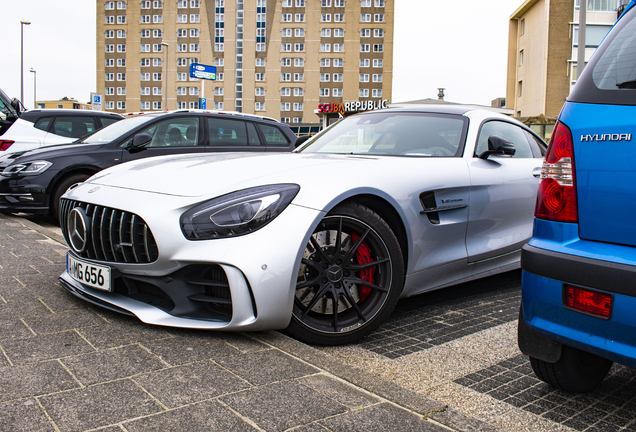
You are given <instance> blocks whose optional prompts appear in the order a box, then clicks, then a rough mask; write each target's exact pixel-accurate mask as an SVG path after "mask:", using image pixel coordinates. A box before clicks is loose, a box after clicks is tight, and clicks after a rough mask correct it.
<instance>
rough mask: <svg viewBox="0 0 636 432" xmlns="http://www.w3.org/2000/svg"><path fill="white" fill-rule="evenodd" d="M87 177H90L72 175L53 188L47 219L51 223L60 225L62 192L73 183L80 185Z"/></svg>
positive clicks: (86, 175)
mask: <svg viewBox="0 0 636 432" xmlns="http://www.w3.org/2000/svg"><path fill="white" fill-rule="evenodd" d="M89 177H90V175H88V174H73V175H71V176H69V177H66V178H64V179H62V181H61V182H60V183H59V184H58V185H57V186H55V189H53V193H52V194H51V202H50V203H49V218H50V219H51V221H52V222H54V223H56V224H59V223H60V198H61V197H62V195H64V192H66V191H67V189H68V188H70V187H71V186H73V185H74V184H75V183H82V182H83V181H84V180H86V179H87V178H89Z"/></svg>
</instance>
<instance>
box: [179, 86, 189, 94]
mask: <svg viewBox="0 0 636 432" xmlns="http://www.w3.org/2000/svg"><path fill="white" fill-rule="evenodd" d="M187 94H188V92H187V90H186V87H177V96H185V95H187Z"/></svg>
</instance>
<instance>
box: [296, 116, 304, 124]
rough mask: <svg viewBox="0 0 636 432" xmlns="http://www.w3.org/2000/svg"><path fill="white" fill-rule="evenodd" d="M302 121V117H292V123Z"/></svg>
mask: <svg viewBox="0 0 636 432" xmlns="http://www.w3.org/2000/svg"><path fill="white" fill-rule="evenodd" d="M302 122H303V118H302V117H294V123H302Z"/></svg>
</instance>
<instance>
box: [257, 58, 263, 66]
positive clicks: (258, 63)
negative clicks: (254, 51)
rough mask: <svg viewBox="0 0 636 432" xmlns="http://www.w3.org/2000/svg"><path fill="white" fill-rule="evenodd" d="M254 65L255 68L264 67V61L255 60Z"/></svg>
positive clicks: (260, 59)
mask: <svg viewBox="0 0 636 432" xmlns="http://www.w3.org/2000/svg"><path fill="white" fill-rule="evenodd" d="M255 65H256V67H265V59H264V58H257V59H256V63H255Z"/></svg>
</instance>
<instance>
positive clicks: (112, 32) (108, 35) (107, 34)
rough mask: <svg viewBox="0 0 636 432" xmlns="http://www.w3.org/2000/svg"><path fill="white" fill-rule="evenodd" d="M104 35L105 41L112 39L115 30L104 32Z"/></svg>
mask: <svg viewBox="0 0 636 432" xmlns="http://www.w3.org/2000/svg"><path fill="white" fill-rule="evenodd" d="M104 35H105V36H106V39H112V38H114V37H115V30H106V32H105V33H104Z"/></svg>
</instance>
